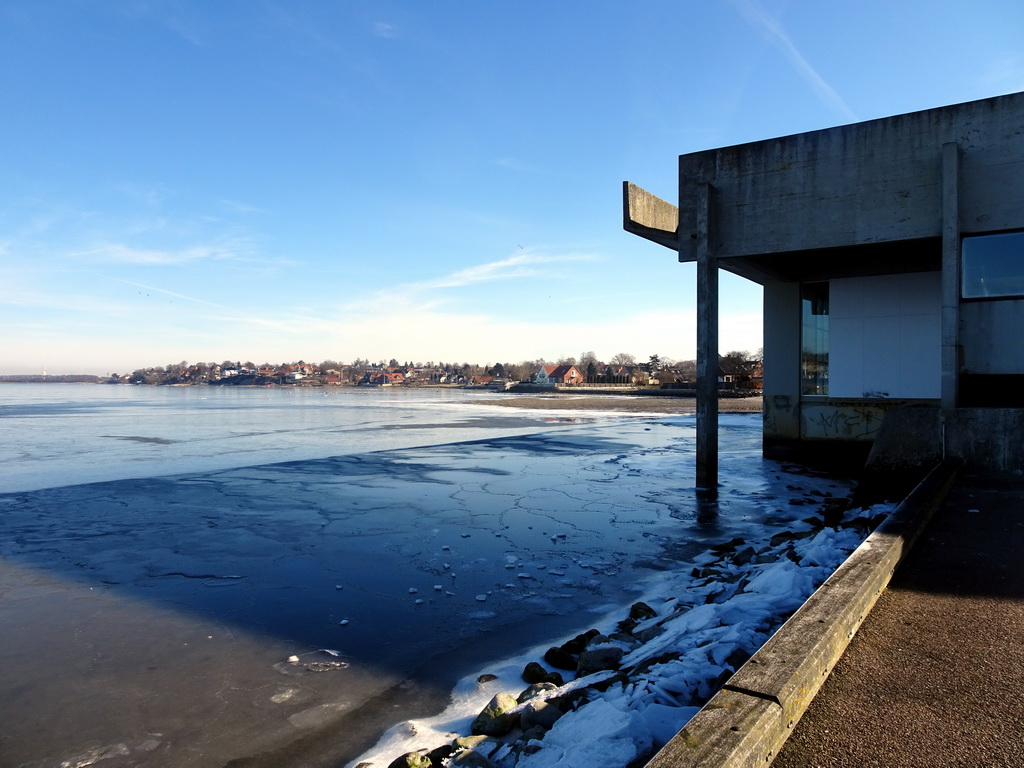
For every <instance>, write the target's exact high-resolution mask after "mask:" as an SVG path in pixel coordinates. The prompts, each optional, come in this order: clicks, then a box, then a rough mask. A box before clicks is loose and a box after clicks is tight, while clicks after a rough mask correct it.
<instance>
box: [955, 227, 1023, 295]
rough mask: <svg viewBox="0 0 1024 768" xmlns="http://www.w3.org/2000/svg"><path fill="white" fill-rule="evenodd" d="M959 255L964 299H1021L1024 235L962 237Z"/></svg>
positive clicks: (1013, 233) (1021, 233)
mask: <svg viewBox="0 0 1024 768" xmlns="http://www.w3.org/2000/svg"><path fill="white" fill-rule="evenodd" d="M960 255H961V262H962V265H963V269H962V271H961V291H962V294H963V297H964V298H965V299H983V298H990V297H996V296H1024V232H1004V233H1001V234H998V235H975V236H973V237H965V238H964V241H963V246H962V248H961V254H960Z"/></svg>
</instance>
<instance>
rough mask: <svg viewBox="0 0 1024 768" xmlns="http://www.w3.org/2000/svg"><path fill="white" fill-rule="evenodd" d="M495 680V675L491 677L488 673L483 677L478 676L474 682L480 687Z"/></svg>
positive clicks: (496, 677)
mask: <svg viewBox="0 0 1024 768" xmlns="http://www.w3.org/2000/svg"><path fill="white" fill-rule="evenodd" d="M497 679H498V676H497V675H492V674H490V673H489V672H488V673H485V674H483V675H480V677H478V678H477V679H476V681H477V682H478V683H480V684H481V685H483V684H484V683H489V682H491V680H497Z"/></svg>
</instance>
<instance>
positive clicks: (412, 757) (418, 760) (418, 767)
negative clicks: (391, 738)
mask: <svg viewBox="0 0 1024 768" xmlns="http://www.w3.org/2000/svg"><path fill="white" fill-rule="evenodd" d="M388 768H431V762H430V757H428V756H427V753H426V752H406V753H405V754H404V755H402V756H401V757H396V758H395V759H394V760H392V761H391V763H390V764H389V765H388Z"/></svg>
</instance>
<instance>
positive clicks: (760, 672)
mask: <svg viewBox="0 0 1024 768" xmlns="http://www.w3.org/2000/svg"><path fill="white" fill-rule="evenodd" d="M959 466H960V462H959V461H958V460H955V459H947V460H945V461H943V462H941V463H940V464H938V465H937V466H936V467H935V468H934V469H933V470H932V471H931V472H930V473H929V474H928V476H927V477H926V478H925V479H924V480H922V481H921V483H920V484H919V485H918V486H917V487H916V488H915V489H914V490H913V491H912V492H911V493H910V495H909V496H907V498H906V499H904V500H903V502H902V503H901V504H900V505H899V506H898V507H897V508H896V509H895V510H894V511H893V513H892V514H891V515H889V517H888V518H887V519H886V521H885V522H884V523H883V524H882V525H880V526H879V527H878V528H877V529H876V530H875V531H874V532H873V533H872V534H871V535H870V536H868V538H867V539H866V540H865V541H864V542H863V543H862V544H861V545H860V546H859V547H858V548H857V549H856V550H854V551H853V553H852V554H851V555H850V556H849V558H847V560H846V562H844V563H843V564H842V565H841V566H839V568H838V569H837V570H836V572H835V573H834V574H832V576H831V577H829V579H828V580H827V581H826V582H825V583H824V584H822V585H821V587H819V588H818V590H817V591H816V592H815V593H814V594H813V595H811V597H810V598H808V600H807V602H805V603H804V605H803V606H801V607H800V609H799V610H798V611H797V612H796V613H794V614H793V616H792V617H790V619H789V620H788V621H787V622H786V623H785V624H783V625H782V626H781V627H780V628H779V630H778V631H777V632H776V633H775V634H774V635H772V637H771V638H769V639H768V641H767V642H766V643H765V644H764V646H762V647H761V649H760V650H759V651H758V652H757V653H755V654H754V655H753V656H752V657H751V658H750V660H749V661H747V663H746V664H744V665H743V666H742V667H740V669H739V670H737V671H736V674H734V675H733V676H732V677H731V678H730V679H729V681H728V682H727V683H726V684H725V686H724V687H723V688H722V690H721V691H719V692H718V693H717V694H716V695H715V696H714V697H713V698H712V699H711V701H709V702H708V703H707V704H706V705H705V706H704V708H703V709H702V710H701V711H700V712H698V713H697V715H695V716H694V717H693V719H692V720H690V722H689V723H687V725H686V726H685V727H684V728H683V729H682V730H681V731H680V732H679V733H678V734H676V736H675V737H674V738H673V739H672V740H671V741H670V742H669V743H668V744H666V745H665V747H664V748H663V749H662V750H661V751H660V752H658V754H656V755H655V756H654V757H653V758H652V759H651V760H650V762H648V763H647V768H689V767H691V766H692V768H697V767H698V766H700V767H701V768H725V767H726V766H728V768H734V767H737V768H738V767H739V766H754V765H757V766H765V765H769V764H770V763H771V762H772V760H773V759H774V758H775V755H777V754H778V752H779V749H780V748H781V747H782V745H783V744H784V743H785V741H786V739H787V738H788V737H789V734H790V732H791V730H792V729H793V726H795V725H796V723H797V721H798V720H799V719H800V717H801V716H802V715H803V713H804V712H805V711H806V710H807V707H808V706H809V705H810V703H811V700H812V699H813V698H814V695H815V694H816V693H817V692H818V689H819V688H821V685H822V683H823V682H824V681H825V678H826V677H828V675H829V673H830V672H831V671H832V669H833V668H834V666H835V664H836V662H837V661H838V660H839V658H840V657H841V656H842V655H843V651H845V650H846V646H847V645H848V644H849V642H850V640H851V639H852V638H853V636H854V634H855V633H856V632H857V629H858V628H859V627H860V625H861V623H862V622H863V621H864V618H865V617H866V616H867V615H868V613H869V612H870V611H871V608H872V606H874V604H875V601H876V600H877V599H878V596H879V595H880V594H881V592H882V590H883V589H885V587H886V585H888V583H889V580H890V579H891V578H892V575H893V573H894V571H895V570H896V567H897V566H898V565H899V564H900V562H902V560H903V558H904V557H905V556H906V554H907V552H909V551H910V548H911V546H913V543H914V541H916V540H917V537H918V536H920V534H921V531H922V530H923V529H924V527H925V526H926V525H927V523H928V521H929V520H930V519H931V517H932V514H933V513H934V511H935V510H936V509H937V508H938V506H939V504H940V503H941V502H942V500H943V499H944V498H945V496H946V494H947V493H948V491H949V489H950V487H951V486H952V484H953V481H954V479H955V478H956V475H957V472H958V471H959Z"/></svg>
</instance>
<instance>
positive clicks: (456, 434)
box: [0, 384, 621, 493]
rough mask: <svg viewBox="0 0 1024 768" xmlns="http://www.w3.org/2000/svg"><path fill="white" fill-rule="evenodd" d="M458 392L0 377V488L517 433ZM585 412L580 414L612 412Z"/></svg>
mask: <svg viewBox="0 0 1024 768" xmlns="http://www.w3.org/2000/svg"><path fill="white" fill-rule="evenodd" d="M502 396H503V395H502V393H495V392H487V391H476V390H464V389H441V388H429V389H427V388H425V389H402V388H394V387H384V388H376V387H375V388H350V387H344V388H337V389H333V388H332V389H301V388H270V387H268V388H251V387H149V386H123V385H117V386H113V385H112V386H108V385H89V384H82V385H80V384H0V493H3V492H8V491H22V490H33V489H38V488H48V487H54V486H58V485H73V484H80V483H86V482H96V481H101V480H121V479H126V478H132V477H152V476H157V475H168V474H174V473H180V472H198V471H208V470H215V469H227V468H230V467H240V466H252V465H256V464H267V463H271V462H278V461H295V460H300V459H312V458H322V457H325V456H338V455H348V454H355V453H367V452H370V451H379V450H386V449H392V448H412V447H416V446H422V445H437V444H441V443H450V442H456V441H465V440H478V439H483V438H487V437H499V436H506V435H513V434H524V433H526V432H532V431H537V429H539V428H551V427H553V426H558V424H559V420H558V419H557V417H552V416H551V415H549V414H545V413H535V412H530V411H519V412H517V413H515V414H510V413H509V411H508V410H507V409H506V408H502V407H497V406H485V405H480V404H479V402H480V401H483V400H487V399H493V398H494V397H502ZM609 418H621V417H609V416H608V415H607V414H599V413H593V414H590V416H589V417H580V419H577V420H576V423H579V421H580V420H587V421H592V420H595V419H604V420H608V419H609Z"/></svg>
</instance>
